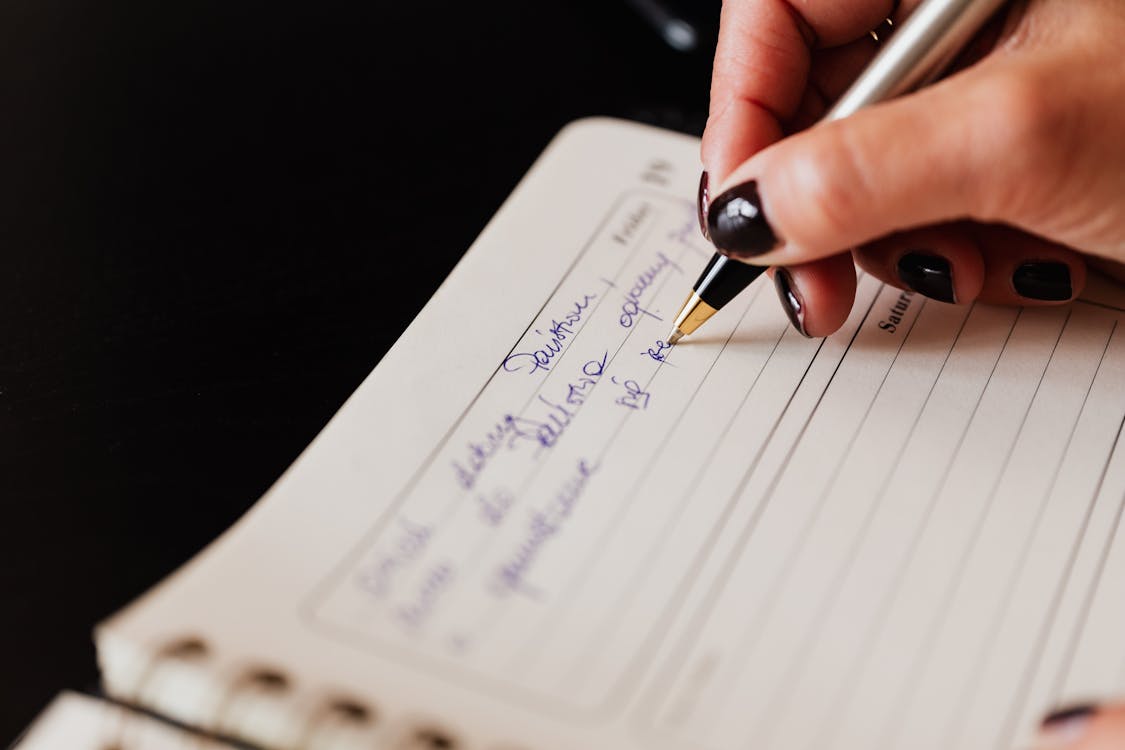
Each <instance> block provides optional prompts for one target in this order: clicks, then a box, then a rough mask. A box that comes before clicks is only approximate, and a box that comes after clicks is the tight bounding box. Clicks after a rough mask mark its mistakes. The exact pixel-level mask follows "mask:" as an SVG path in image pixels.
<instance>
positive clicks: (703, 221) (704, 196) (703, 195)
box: [695, 170, 711, 239]
mask: <svg viewBox="0 0 1125 750" xmlns="http://www.w3.org/2000/svg"><path fill="white" fill-rule="evenodd" d="M707 179H708V177H707V170H704V171H703V174H701V175H699V195H698V196H697V197H696V201H695V205H696V207H697V209H698V211H699V231H700V232H703V236H704V237H706V238H707V239H710V238H711V237H710V235H709V234H708V233H707V207H708V205H709V204H710V202H711V194H710V193H709V192H707Z"/></svg>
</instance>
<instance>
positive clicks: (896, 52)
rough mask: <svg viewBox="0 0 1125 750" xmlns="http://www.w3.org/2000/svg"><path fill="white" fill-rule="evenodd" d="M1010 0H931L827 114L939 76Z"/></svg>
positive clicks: (835, 116) (843, 113)
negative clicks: (1006, 0)
mask: <svg viewBox="0 0 1125 750" xmlns="http://www.w3.org/2000/svg"><path fill="white" fill-rule="evenodd" d="M1003 4H1004V0H925V2H923V3H922V4H921V5H919V6H918V7H917V8H916V9H915V10H914V12H913V13H911V14H910V17H909V18H908V19H906V21H905V22H904V23H903V24H901V25H900V26H899V27H898V28H896V29H895V31H894V33H893V34H891V36H890V39H889V40H888V41H887V43H886V44H885V45H883V48H882V49H881V50H879V54H878V55H876V56H875V59H874V60H872V61H871V64H870V65H868V66H867V68H866V69H865V70H864V71H863V73H862V74H861V75H860V77H859V78H857V79H856V81H855V83H853V84H852V85H851V87H850V88H849V89H848V90H847V91H846V92H844V95H843V96H841V97H840V99H839V101H837V102H836V104H835V105H834V106H833V107H832V109H830V110H829V111H828V113H827V114H826V115H825V116H824V118H823V121H829V120H839V119H841V118H843V117H847V116H849V115H852V114H854V113H855V112H856V111H857V110H860V109H862V108H864V107H867V106H870V105H872V104H875V103H876V102H880V101H883V100H884V99H891V98H893V97H895V96H898V95H900V94H904V93H906V92H907V91H910V90H912V89H915V88H919V87H921V86H923V85H925V84H926V83H928V82H929V81H931V80H933V79H934V78H936V77H937V76H939V75H940V74H941V73H942V71H944V70H945V69H946V68H947V67H948V66H949V64H950V63H951V62H952V61H953V58H954V57H955V56H956V55H957V53H958V52H960V51H961V50H962V49H964V48H965V46H966V45H967V44H968V42H969V39H970V38H971V37H972V36H973V34H975V33H977V31H979V30H980V29H981V27H982V26H984V24H985V23H986V22H987V21H988V19H989V18H991V17H992V15H993V14H994V13H995V12H996V11H998V10H999V9H1000V6H1002V5H1003Z"/></svg>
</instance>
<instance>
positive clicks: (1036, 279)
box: [1012, 262, 1074, 302]
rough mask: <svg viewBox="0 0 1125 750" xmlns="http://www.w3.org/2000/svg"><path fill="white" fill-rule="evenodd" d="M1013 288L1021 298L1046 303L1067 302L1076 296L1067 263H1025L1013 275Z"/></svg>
mask: <svg viewBox="0 0 1125 750" xmlns="http://www.w3.org/2000/svg"><path fill="white" fill-rule="evenodd" d="M1012 287H1014V288H1015V290H1016V293H1017V294H1019V295H1020V296H1021V297H1027V298H1028V299H1037V300H1043V301H1044V302H1065V301H1066V300H1068V299H1070V298H1071V297H1072V296H1073V295H1074V290H1073V288H1072V287H1071V284H1070V266H1068V265H1067V264H1066V263H1058V262H1039V263H1024V264H1023V265H1022V266H1020V267H1018V268H1017V269H1016V270H1015V272H1014V273H1013V274H1012Z"/></svg>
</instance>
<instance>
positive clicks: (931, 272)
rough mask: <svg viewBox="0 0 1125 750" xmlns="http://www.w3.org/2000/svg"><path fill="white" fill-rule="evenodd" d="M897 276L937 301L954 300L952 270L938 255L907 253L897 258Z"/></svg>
mask: <svg viewBox="0 0 1125 750" xmlns="http://www.w3.org/2000/svg"><path fill="white" fill-rule="evenodd" d="M898 277H899V278H900V279H901V280H902V283H903V284H906V285H907V286H908V287H910V288H911V289H913V290H914V291H916V292H918V293H919V294H924V295H926V296H927V297H929V298H930V299H936V300H938V301H939V302H950V303H952V302H956V299H955V298H954V295H953V271H952V270H951V269H950V267H949V261H948V260H946V259H945V258H943V257H941V256H940V255H928V254H926V253H907V254H906V255H904V256H902V257H901V258H899V259H898Z"/></svg>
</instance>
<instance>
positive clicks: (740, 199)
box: [707, 180, 778, 258]
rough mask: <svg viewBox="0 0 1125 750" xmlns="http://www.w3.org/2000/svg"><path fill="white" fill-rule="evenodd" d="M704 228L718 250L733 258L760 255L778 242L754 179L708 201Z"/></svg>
mask: <svg viewBox="0 0 1125 750" xmlns="http://www.w3.org/2000/svg"><path fill="white" fill-rule="evenodd" d="M707 229H708V233H709V236H710V238H711V242H713V243H715V247H716V248H718V250H719V252H721V253H722V254H724V255H730V256H732V257H735V258H750V257H753V256H755V255H761V254H762V253H764V252H766V251H768V250H772V249H773V248H775V247H777V244H778V242H777V235H775V234H774V233H773V228H772V227H770V224H769V221H767V220H766V215H765V214H764V213H762V201H761V199H760V198H759V197H758V183H757V182H754V181H753V180H751V181H750V182H744V183H742V184H741V185H739V186H737V187H733V188H731V189H730V190H728V191H726V192H725V193H723V194H722V195H720V196H719V197H717V198H715V199H714V200H713V201H711V205H710V207H709V210H708V212H707Z"/></svg>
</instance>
